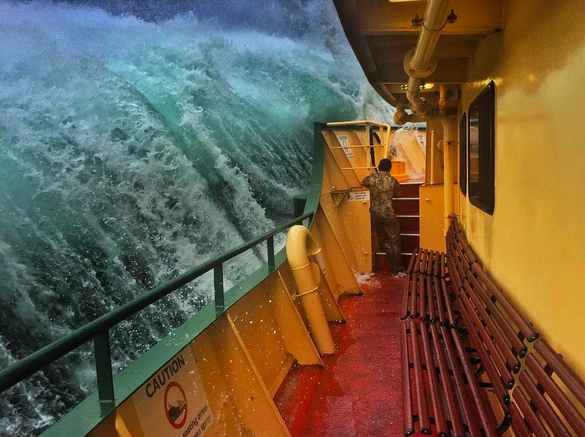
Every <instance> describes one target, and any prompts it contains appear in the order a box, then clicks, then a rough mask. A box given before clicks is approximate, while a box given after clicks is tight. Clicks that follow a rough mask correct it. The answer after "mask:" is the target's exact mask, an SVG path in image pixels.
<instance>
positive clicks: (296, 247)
mask: <svg viewBox="0 0 585 437" xmlns="http://www.w3.org/2000/svg"><path fill="white" fill-rule="evenodd" d="M319 252H321V249H320V248H319V246H317V244H316V243H315V240H314V239H313V235H312V234H311V232H310V231H309V230H308V229H307V228H305V227H304V226H300V225H297V226H293V227H292V228H290V230H289V231H288V234H287V236H286V256H287V259H288V263H289V265H290V268H291V270H292V273H293V276H294V278H295V282H296V284H297V290H298V294H297V295H296V297H298V298H299V299H300V300H301V305H302V306H303V310H304V311H305V315H306V316H307V321H308V322H309V331H310V332H311V337H312V338H313V341H314V342H315V346H317V350H318V351H319V353H322V354H334V353H335V344H334V343H333V337H332V336H331V331H330V330H329V324H328V323H327V317H326V316H325V310H324V309H323V303H322V302H321V296H320V294H319V281H320V279H321V278H320V273H319V266H318V264H316V263H314V262H311V260H310V259H309V256H314V255H317V254H318V253H319Z"/></svg>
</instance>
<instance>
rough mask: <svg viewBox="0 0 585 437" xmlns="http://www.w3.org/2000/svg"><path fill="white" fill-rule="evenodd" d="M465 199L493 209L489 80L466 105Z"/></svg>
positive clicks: (491, 89)
mask: <svg viewBox="0 0 585 437" xmlns="http://www.w3.org/2000/svg"><path fill="white" fill-rule="evenodd" d="M468 117H469V130H468V136H467V141H468V154H467V156H468V157H469V185H468V187H469V200H470V201H471V203H472V204H473V205H475V206H477V207H478V208H479V209H481V210H483V211H485V212H487V213H488V214H493V213H494V191H495V190H494V181H495V178H494V174H495V173H494V172H495V170H494V163H495V162H494V161H495V159H494V158H495V144H494V143H495V118H496V108H495V86H494V83H493V82H490V84H489V85H488V86H487V87H486V89H484V90H483V91H482V92H481V94H480V95H479V96H477V98H476V99H475V100H474V101H473V103H471V105H469V111H468Z"/></svg>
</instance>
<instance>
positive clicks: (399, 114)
mask: <svg viewBox="0 0 585 437" xmlns="http://www.w3.org/2000/svg"><path fill="white" fill-rule="evenodd" d="M393 120H394V123H396V124H397V125H399V126H402V125H405V124H406V123H420V122H423V121H426V120H425V118H424V117H422V116H420V115H414V114H409V113H408V112H406V110H405V109H404V108H398V109H397V110H396V112H395V113H394V117H393Z"/></svg>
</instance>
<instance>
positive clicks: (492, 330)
mask: <svg viewBox="0 0 585 437" xmlns="http://www.w3.org/2000/svg"><path fill="white" fill-rule="evenodd" d="M464 290H465V293H464V296H465V298H466V299H467V300H468V301H469V303H470V306H472V307H473V310H474V311H476V312H477V313H478V316H479V319H480V320H481V322H482V323H484V324H485V329H484V331H485V334H486V335H487V336H488V337H489V339H490V341H491V340H493V343H494V345H495V346H496V348H497V349H498V355H499V356H500V357H502V359H503V360H504V361H505V363H506V364H507V367H508V368H509V369H511V370H512V371H513V372H514V373H518V372H519V371H520V362H519V361H518V359H517V358H516V356H515V355H514V354H513V353H512V349H511V348H510V346H509V345H508V343H506V340H505V339H504V336H503V335H502V333H501V332H500V330H499V329H498V327H497V326H496V324H495V323H494V322H493V320H492V318H491V317H490V315H489V314H488V313H487V311H486V310H485V308H484V307H483V305H482V304H481V302H480V301H479V299H478V297H477V295H476V293H475V290H472V289H471V287H470V286H469V285H468V284H467V283H466V284H465V286H464ZM462 297H463V296H462ZM488 332H489V334H488ZM509 388H511V387H509Z"/></svg>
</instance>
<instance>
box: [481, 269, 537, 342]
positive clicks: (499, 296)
mask: <svg viewBox="0 0 585 437" xmlns="http://www.w3.org/2000/svg"><path fill="white" fill-rule="evenodd" d="M471 268H472V270H473V272H474V273H475V274H476V275H477V276H478V278H479V279H481V281H482V282H483V283H484V285H485V287H486V288H487V290H488V291H489V292H490V293H491V295H492V296H494V298H495V299H496V300H497V302H498V303H499V304H500V305H501V306H502V307H503V308H504V310H505V311H506V313H507V314H508V316H509V317H510V318H511V319H512V321H513V322H514V323H515V324H516V326H518V328H519V329H520V332H522V335H524V337H525V338H526V339H527V340H528V341H529V342H533V341H535V340H536V339H537V338H538V334H537V333H536V332H535V331H534V329H533V328H532V326H530V325H529V324H528V322H527V321H526V320H524V317H522V315H521V314H520V313H519V312H518V310H517V309H516V308H514V307H513V306H512V304H511V303H510V301H509V300H508V298H507V297H506V296H505V295H504V294H503V293H502V292H501V291H500V289H499V288H498V287H497V286H496V284H494V282H493V281H492V279H491V278H490V277H489V276H488V275H487V274H486V273H485V272H484V271H483V269H482V268H481V267H480V266H479V265H478V264H477V263H475V264H473V265H472V266H471Z"/></svg>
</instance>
